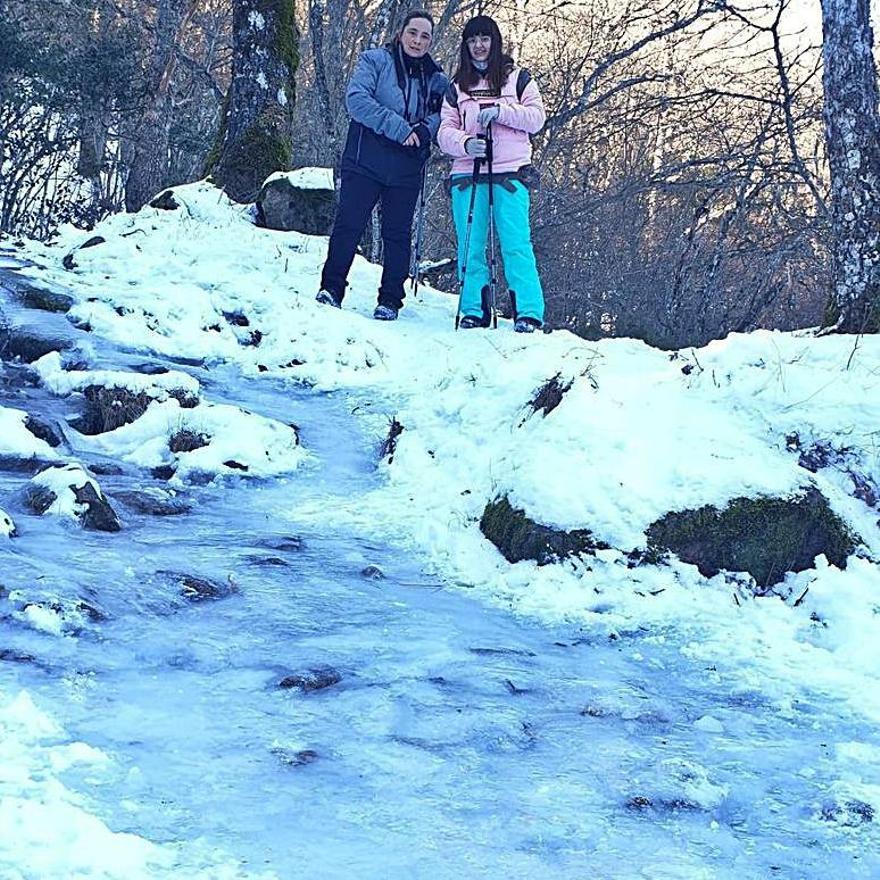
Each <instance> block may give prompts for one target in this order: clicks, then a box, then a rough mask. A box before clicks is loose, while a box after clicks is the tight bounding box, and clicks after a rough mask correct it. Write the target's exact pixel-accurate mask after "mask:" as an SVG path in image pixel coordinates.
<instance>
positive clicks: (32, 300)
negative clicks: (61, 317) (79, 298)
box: [3, 278, 75, 312]
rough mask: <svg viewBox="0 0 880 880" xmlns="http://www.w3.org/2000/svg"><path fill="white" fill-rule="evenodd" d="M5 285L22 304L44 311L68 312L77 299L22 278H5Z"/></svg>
mask: <svg viewBox="0 0 880 880" xmlns="http://www.w3.org/2000/svg"><path fill="white" fill-rule="evenodd" d="M3 286H4V287H7V288H9V290H11V291H12V293H13V294H14V295H15V297H16V298H17V299H18V300H19V301H20V302H21V304H22V305H23V306H24V307H25V308H28V309H38V310H39V311H42V312H67V311H69V310H70V309H71V308H72V306H73V304H74V302H75V300H74V298H73V297H72V296H70V295H69V294H67V293H62V292H61V291H58V290H50V289H49V288H47V287H41V286H39V285H36V284H33V283H31V282H30V281H25V280H24V279H22V278H4V280H3Z"/></svg>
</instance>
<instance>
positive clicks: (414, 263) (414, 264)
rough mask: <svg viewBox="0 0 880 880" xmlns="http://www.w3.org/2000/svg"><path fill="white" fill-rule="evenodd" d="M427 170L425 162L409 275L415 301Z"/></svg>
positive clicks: (419, 268) (420, 253) (423, 220)
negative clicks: (414, 244)
mask: <svg viewBox="0 0 880 880" xmlns="http://www.w3.org/2000/svg"><path fill="white" fill-rule="evenodd" d="M427 170H428V163H427V162H425V164H424V166H423V167H422V185H421V188H420V189H419V218H418V220H416V246H415V249H414V251H413V258H412V260H411V261H410V266H409V274H410V278H411V283H410V291H411V293H412V296H413V299H416V297H417V296H418V293H419V277H420V275H421V270H422V228H423V226H424V222H425V178H426V176H427Z"/></svg>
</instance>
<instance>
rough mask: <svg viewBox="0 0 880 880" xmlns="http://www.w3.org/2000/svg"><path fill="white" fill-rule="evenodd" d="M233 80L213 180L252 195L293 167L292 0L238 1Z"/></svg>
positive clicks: (295, 60) (241, 197)
mask: <svg viewBox="0 0 880 880" xmlns="http://www.w3.org/2000/svg"><path fill="white" fill-rule="evenodd" d="M232 28H233V36H232V41H233V52H232V83H231V85H230V87H229V94H228V95H227V99H226V109H225V113H224V118H223V120H222V122H221V129H220V136H219V138H218V142H219V149H218V150H217V158H216V164H214V163H213V162H212V161H211V160H210V159H209V165H212V164H213V165H214V167H213V169H212V170H213V174H214V179H215V180H216V181H217V183H219V184H220V185H221V186H223V188H224V189H225V190H226V192H227V193H228V194H229V195H230V196H231V197H232V198H233V199H236V200H237V201H242V202H247V201H251V200H253V199H254V198H255V197H256V195H257V193H258V192H259V190H260V186H261V184H262V183H263V181H264V180H265V179H266V177H268V176H269V175H270V174H271V173H272V172H273V171H281V170H284V169H286V168H289V167H290V160H291V153H292V146H293V145H292V140H291V129H292V115H293V105H294V102H295V100H296V91H295V77H296V70H297V67H298V66H299V31H298V30H297V27H296V23H295V22H294V17H293V4H292V3H291V2H290V0H234V2H233V12H232Z"/></svg>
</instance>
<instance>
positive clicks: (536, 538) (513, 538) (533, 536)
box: [480, 497, 607, 565]
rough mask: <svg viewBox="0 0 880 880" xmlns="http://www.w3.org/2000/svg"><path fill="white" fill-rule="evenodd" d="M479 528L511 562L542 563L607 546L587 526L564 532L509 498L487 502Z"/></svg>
mask: <svg viewBox="0 0 880 880" xmlns="http://www.w3.org/2000/svg"><path fill="white" fill-rule="evenodd" d="M480 530H481V531H482V532H483V534H484V535H485V536H486V537H487V538H488V539H489V540H490V541H491V542H492V543H493V544H494V545H495V546H496V547H497V548H498V550H499V551H500V552H501V554H502V556H504V558H505V559H506V560H507V561H508V562H519V561H521V560H523V559H534V560H536V561H537V563H538V564H539V565H545V564H547V563H548V562H553V561H555V560H557V559H562V558H565V557H567V556H573V555H576V554H579V553H591V554H592V553H595V551H596V550H598V549H606V548H607V545H606V544H602V543H600V542H598V541H596V540H595V538H594V537H593V534H592V532H590V531H588V530H586V529H576V530H575V531H572V532H565V531H561V530H558V529H552V528H549V527H548V526H543V525H541V524H540V523H536V522H535V521H534V520H531V519H529V518H528V517H527V516H526V515H525V512H524V511H522V510H517V509H516V508H514V507H513V506H512V505H511V504H510V502H509V501H508V500H507V498H506V497H503V498H496V499H495V500H494V501H490V502H489V503H488V504H487V505H486V509H485V510H484V511H483V516H482V518H481V519H480Z"/></svg>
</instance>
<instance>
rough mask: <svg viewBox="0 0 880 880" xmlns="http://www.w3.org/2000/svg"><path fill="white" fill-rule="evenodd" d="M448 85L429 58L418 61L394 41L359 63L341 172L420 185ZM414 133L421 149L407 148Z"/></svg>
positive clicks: (352, 83) (351, 85)
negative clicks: (405, 144)
mask: <svg viewBox="0 0 880 880" xmlns="http://www.w3.org/2000/svg"><path fill="white" fill-rule="evenodd" d="M448 84H449V81H448V80H447V78H446V75H445V74H444V73H443V71H442V70H441V69H440V67H438V66H437V64H436V62H435V61H434V59H433V58H431V57H430V55H425V56H423V57H422V58H421V59H418V60H414V59H411V58H409V57H408V56H406V55H405V53H404V52H403V49H402V48H401V47H400V44H399V43H398V42H397V41H395V42H393V43H390V44H389V45H388V46H385V47H383V48H381V49H368V50H367V51H366V52H364V53H363V54H362V55H361V56H360V58H359V59H358V63H357V66H356V67H355V71H354V74H353V75H352V77H351V81H350V82H349V84H348V91H347V92H346V95H345V104H346V107H347V109H348V113H349V115H350V116H351V123H350V124H349V127H348V138H347V140H346V144H345V150H344V151H343V154H342V169H343V171H345V170H346V169H348V170H353V171H357V172H359V173H361V174H366V175H368V176H370V177H373V178H375V179H377V180H379V181H380V182H381V183H383V184H386V185H387V184H392V185H401V186H407V185H418V184H419V183H420V181H421V174H422V167H423V166H424V164H425V162H426V161H427V159H428V154H429V153H430V149H431V141H432V140H433V139H434V138H435V137H436V136H437V129H438V128H439V127H440V106H441V104H442V103H443V95H444V93H445V92H446V89H447V87H448ZM413 131H415V132H416V133H417V134H418V136H419V140H420V146H419V147H405V146H403V142H404V141H405V140H406V139H407V138H408V137H409V135H410V134H411V133H412V132H413Z"/></svg>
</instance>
